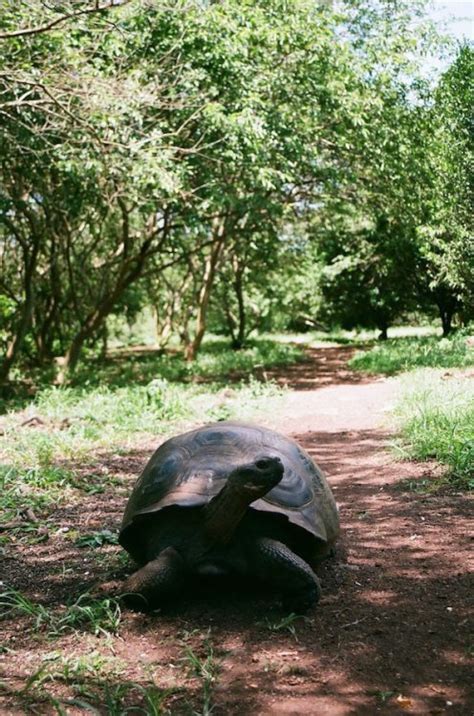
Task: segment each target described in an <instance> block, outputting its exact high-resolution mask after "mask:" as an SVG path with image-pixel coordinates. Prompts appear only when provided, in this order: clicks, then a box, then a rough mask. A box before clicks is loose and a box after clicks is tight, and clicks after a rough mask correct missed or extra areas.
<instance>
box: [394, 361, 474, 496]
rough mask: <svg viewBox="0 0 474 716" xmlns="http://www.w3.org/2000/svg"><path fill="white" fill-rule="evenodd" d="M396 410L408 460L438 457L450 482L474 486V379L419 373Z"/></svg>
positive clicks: (407, 383)
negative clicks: (445, 469) (445, 467)
mask: <svg viewBox="0 0 474 716" xmlns="http://www.w3.org/2000/svg"><path fill="white" fill-rule="evenodd" d="M402 389H403V393H402V397H401V400H400V402H399V404H398V406H397V408H396V416H397V418H398V420H399V421H400V433H401V437H402V443H401V450H402V451H403V454H404V456H406V457H410V458H415V459H419V460H426V459H431V458H433V459H435V460H437V461H438V462H440V463H442V464H444V465H446V466H447V469H448V471H447V475H446V479H447V480H449V481H450V482H451V483H452V484H454V485H455V486H456V487H459V488H461V489H472V488H473V487H474V378H472V377H471V378H469V377H466V376H463V375H462V374H459V375H458V376H455V375H452V374H449V373H446V372H444V371H440V370H429V369H428V370H419V371H416V372H414V373H410V374H408V375H407V376H404V377H403V379H402Z"/></svg>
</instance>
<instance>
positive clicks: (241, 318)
mask: <svg viewBox="0 0 474 716" xmlns="http://www.w3.org/2000/svg"><path fill="white" fill-rule="evenodd" d="M234 290H235V295H236V298H237V307H238V308H237V316H238V328H237V336H236V339H235V340H234V341H233V348H235V349H236V350H240V348H242V347H243V345H244V343H245V331H246V328H247V314H246V312H245V300H244V285H243V269H242V267H241V266H239V265H238V264H236V267H235V280H234Z"/></svg>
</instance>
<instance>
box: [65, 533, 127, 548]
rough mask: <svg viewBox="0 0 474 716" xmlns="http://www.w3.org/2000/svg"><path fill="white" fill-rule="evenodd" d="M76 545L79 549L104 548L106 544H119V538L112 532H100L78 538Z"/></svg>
mask: <svg viewBox="0 0 474 716" xmlns="http://www.w3.org/2000/svg"><path fill="white" fill-rule="evenodd" d="M75 544H76V545H77V546H78V547H102V546H103V545H104V544H118V537H117V534H116V533H115V532H111V531H110V530H99V531H98V532H91V533H90V534H87V535H82V537H78V538H77V539H76V541H75Z"/></svg>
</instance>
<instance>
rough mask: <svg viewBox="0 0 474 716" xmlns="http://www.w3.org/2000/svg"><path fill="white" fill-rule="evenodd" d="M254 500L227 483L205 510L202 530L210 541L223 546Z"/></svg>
mask: <svg viewBox="0 0 474 716" xmlns="http://www.w3.org/2000/svg"><path fill="white" fill-rule="evenodd" d="M253 499H255V497H253V498H252V496H251V495H248V496H246V495H244V494H242V492H241V491H240V490H237V489H236V488H235V487H234V486H233V485H231V484H229V483H227V484H226V485H224V487H223V488H222V490H221V491H220V492H219V493H218V494H217V495H216V496H215V497H213V498H212V500H211V501H210V502H209V504H208V505H207V506H206V508H205V516H204V529H205V532H206V535H207V537H209V538H210V539H211V540H212V541H214V542H218V543H221V544H225V543H226V542H228V541H229V540H230V539H231V537H232V535H233V534H234V532H235V530H236V528H237V525H238V524H239V522H240V521H241V520H242V518H243V516H244V515H245V513H246V511H247V508H248V506H249V505H250V503H251V502H252V501H253Z"/></svg>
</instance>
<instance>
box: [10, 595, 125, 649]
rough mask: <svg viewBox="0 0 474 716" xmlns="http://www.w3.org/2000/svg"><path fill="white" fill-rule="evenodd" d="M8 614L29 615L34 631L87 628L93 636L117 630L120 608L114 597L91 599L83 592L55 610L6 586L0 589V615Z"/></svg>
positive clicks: (50, 634)
mask: <svg viewBox="0 0 474 716" xmlns="http://www.w3.org/2000/svg"><path fill="white" fill-rule="evenodd" d="M11 616H14V617H16V616H20V617H27V618H29V619H30V621H31V622H32V624H33V628H34V631H35V632H38V631H44V632H46V633H47V635H48V637H50V638H54V637H58V636H62V635H63V634H65V633H68V632H72V631H78V630H81V631H90V632H92V633H93V634H94V635H95V636H101V635H102V636H110V635H111V634H117V633H118V628H119V624H120V619H121V612H120V607H119V604H118V602H117V601H116V600H114V599H111V598H105V599H95V598H93V597H91V596H90V595H89V594H87V593H84V594H81V595H80V597H79V598H78V599H76V600H75V601H74V602H73V603H72V604H70V605H68V606H65V607H62V608H61V609H60V610H58V611H55V610H53V609H47V608H46V607H44V606H43V605H42V604H37V603H36V602H33V601H31V599H28V598H27V597H25V596H24V595H23V594H22V593H21V592H19V591H17V590H15V589H9V590H6V591H4V592H2V593H0V618H2V619H5V618H8V617H11Z"/></svg>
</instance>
